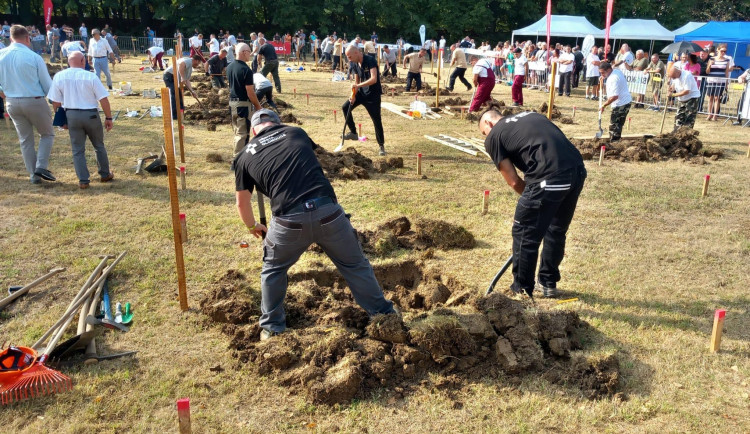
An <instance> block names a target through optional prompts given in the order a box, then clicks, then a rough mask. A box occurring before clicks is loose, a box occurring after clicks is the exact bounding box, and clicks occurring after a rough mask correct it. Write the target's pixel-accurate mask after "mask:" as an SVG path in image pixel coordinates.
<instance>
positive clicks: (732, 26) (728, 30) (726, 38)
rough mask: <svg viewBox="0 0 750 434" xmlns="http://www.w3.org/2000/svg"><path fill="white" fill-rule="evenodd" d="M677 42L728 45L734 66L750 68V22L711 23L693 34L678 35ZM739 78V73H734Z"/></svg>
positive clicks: (728, 52) (728, 51)
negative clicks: (708, 42) (711, 42)
mask: <svg viewBox="0 0 750 434" xmlns="http://www.w3.org/2000/svg"><path fill="white" fill-rule="evenodd" d="M674 40H675V41H713V44H714V45H717V44H721V43H724V44H727V54H729V55H730V56H732V57H733V58H734V64H735V65H738V66H741V67H743V68H748V67H750V48H749V46H750V22H745V21H731V22H720V21H710V22H708V23H707V24H706V25H704V26H701V27H699V28H697V29H695V30H693V31H692V32H689V33H684V34H682V35H676V36H675V38H674ZM732 76H733V77H737V72H735V73H733V75H732Z"/></svg>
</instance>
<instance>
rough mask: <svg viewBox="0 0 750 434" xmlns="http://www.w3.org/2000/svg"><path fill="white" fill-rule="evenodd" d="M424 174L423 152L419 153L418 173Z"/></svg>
mask: <svg viewBox="0 0 750 434" xmlns="http://www.w3.org/2000/svg"><path fill="white" fill-rule="evenodd" d="M421 174H422V153H421V152H420V153H419V154H417V175H421Z"/></svg>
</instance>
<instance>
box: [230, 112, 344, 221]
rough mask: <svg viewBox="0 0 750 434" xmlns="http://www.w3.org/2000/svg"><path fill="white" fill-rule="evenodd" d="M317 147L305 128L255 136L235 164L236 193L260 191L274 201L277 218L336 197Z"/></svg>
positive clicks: (269, 130)
mask: <svg viewBox="0 0 750 434" xmlns="http://www.w3.org/2000/svg"><path fill="white" fill-rule="evenodd" d="M317 147H318V145H316V144H315V142H313V141H312V139H310V137H309V136H308V135H307V133H306V132H305V131H304V130H303V129H302V128H297V127H290V126H286V125H278V126H272V127H268V128H266V129H265V130H263V131H261V133H260V134H259V135H257V136H255V137H254V138H253V139H252V140H250V143H248V145H247V146H246V147H245V149H243V150H242V152H241V153H240V154H239V155H238V156H237V159H236V160H235V171H234V178H235V185H236V189H237V191H242V190H249V191H250V192H252V191H253V188H254V187H257V189H258V191H260V192H261V193H263V194H265V195H266V196H268V197H269V198H270V199H271V210H272V211H273V213H274V215H276V214H284V213H285V212H287V211H288V210H290V209H292V208H294V207H295V206H297V205H299V204H301V203H303V202H304V201H306V200H310V199H315V198H318V197H330V198H332V199H334V200H336V193H334V191H333V187H332V186H331V183H330V182H328V179H326V177H325V175H323V169H322V168H321V167H320V162H318V157H316V156H315V151H314V149H315V148H317Z"/></svg>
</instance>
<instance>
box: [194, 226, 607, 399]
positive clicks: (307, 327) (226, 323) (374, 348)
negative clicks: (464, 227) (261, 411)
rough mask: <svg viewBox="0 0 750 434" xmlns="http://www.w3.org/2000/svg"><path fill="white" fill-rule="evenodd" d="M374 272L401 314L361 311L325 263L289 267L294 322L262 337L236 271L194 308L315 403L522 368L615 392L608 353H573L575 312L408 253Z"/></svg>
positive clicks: (254, 366)
mask: <svg viewBox="0 0 750 434" xmlns="http://www.w3.org/2000/svg"><path fill="white" fill-rule="evenodd" d="M389 223H390V226H391V227H393V228H394V231H395V233H401V234H402V235H403V234H405V233H408V232H409V230H410V229H409V228H408V227H407V225H406V223H405V222H404V221H403V220H401V221H399V222H395V221H393V222H389ZM374 272H375V275H376V278H377V279H378V281H379V282H380V284H381V285H382V287H383V291H384V294H385V296H386V298H388V299H390V300H392V301H393V302H394V303H395V304H396V305H397V306H398V308H399V310H400V311H401V312H402V315H403V316H400V315H398V314H388V315H376V316H374V317H372V318H368V316H367V314H366V313H365V312H364V311H363V310H362V309H361V308H359V307H358V306H357V305H356V303H355V302H354V300H353V298H352V295H351V293H350V292H349V290H348V289H347V287H346V282H345V281H344V279H343V277H342V276H341V275H340V274H339V273H338V272H337V271H336V270H335V269H333V268H327V267H325V266H323V265H322V264H319V265H317V266H314V268H311V269H308V270H305V271H303V272H299V273H294V274H291V275H290V276H289V282H290V283H291V286H290V289H289V292H288V294H287V298H286V301H285V309H286V312H287V326H288V327H289V328H288V329H287V331H286V332H284V333H282V334H281V335H279V336H276V337H273V338H272V339H269V340H267V341H263V342H259V340H258V334H259V331H260V330H259V328H258V326H257V321H258V316H259V312H258V307H257V306H258V300H257V291H253V290H251V289H250V288H249V287H247V285H246V283H245V278H244V276H242V275H241V274H239V273H237V272H234V271H230V272H228V273H227V274H226V275H225V276H224V277H223V278H221V279H220V280H219V281H218V282H217V283H216V285H215V289H214V290H213V292H212V293H209V294H208V295H207V296H206V297H205V298H204V300H203V301H202V302H201V310H202V311H203V312H204V313H206V315H208V318H209V322H212V321H213V322H219V323H220V324H223V326H222V331H223V332H224V333H226V334H227V335H229V336H230V337H231V343H230V348H232V349H233V355H234V356H235V357H237V358H238V359H239V361H240V365H241V367H242V368H243V369H251V370H254V371H257V372H258V373H259V374H261V375H267V376H269V377H270V378H272V379H273V380H274V381H277V382H278V383H279V384H281V385H282V386H285V387H287V388H288V390H290V391H291V392H292V393H295V394H302V395H305V396H307V398H308V399H309V400H310V401H311V402H313V403H315V404H327V405H336V404H347V403H349V402H351V400H353V399H358V398H359V399H361V398H368V397H369V396H371V394H372V393H373V391H375V390H378V391H379V392H378V393H382V391H383V390H384V388H385V390H386V392H385V393H390V394H393V395H395V396H394V397H396V398H400V397H403V396H404V394H407V393H410V392H411V391H414V390H416V389H417V388H422V387H427V388H433V389H434V390H437V391H443V392H444V393H447V394H448V395H449V396H454V395H451V394H455V393H457V392H459V391H460V390H461V389H462V388H464V387H469V386H470V385H471V384H472V383H475V382H479V381H487V380H488V379H490V380H491V379H497V378H499V377H500V376H506V378H507V376H511V377H510V378H514V376H522V375H528V374H534V375H544V377H545V378H547V379H548V380H549V381H550V382H552V383H555V384H561V385H565V386H568V387H573V388H577V389H579V390H580V393H581V394H582V395H584V396H586V397H588V398H591V399H596V398H600V397H605V396H609V395H611V394H613V393H616V391H617V388H618V386H619V365H618V361H617V357H616V356H615V355H612V356H608V357H606V358H601V357H600V358H595V359H590V360H589V359H586V358H585V357H583V356H582V355H581V354H579V353H575V354H572V353H571V352H572V351H575V350H578V349H580V347H581V345H580V343H579V340H578V338H577V335H578V333H579V332H580V330H581V329H583V328H584V327H586V324H585V323H583V322H582V321H581V320H580V319H579V317H578V314H577V313H575V312H572V311H560V310H555V311H544V310H539V309H532V310H527V309H526V306H524V304H523V303H522V302H520V301H515V300H511V299H509V298H507V297H506V296H504V295H502V294H500V293H493V294H491V295H490V296H487V297H480V296H478V295H477V292H476V291H475V290H473V289H468V288H465V287H464V286H463V285H461V284H460V283H459V282H457V281H456V280H455V279H453V278H450V277H445V276H443V275H441V274H440V273H439V272H438V271H436V270H432V269H429V268H427V267H426V266H425V264H424V263H422V262H418V261H413V260H407V261H402V262H395V263H388V264H384V265H378V266H375V267H374ZM518 381H520V379H519V380H518ZM456 396H457V395H456Z"/></svg>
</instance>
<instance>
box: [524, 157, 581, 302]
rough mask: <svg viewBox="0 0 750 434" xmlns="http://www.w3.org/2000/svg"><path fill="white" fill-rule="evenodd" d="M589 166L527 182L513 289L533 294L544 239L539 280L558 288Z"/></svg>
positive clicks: (548, 285)
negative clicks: (567, 243)
mask: <svg viewBox="0 0 750 434" xmlns="http://www.w3.org/2000/svg"><path fill="white" fill-rule="evenodd" d="M585 179H586V169H585V167H584V166H582V165H581V166H579V167H576V168H573V169H569V170H566V171H564V172H560V173H558V174H555V175H553V176H551V177H549V178H548V179H546V180H544V181H541V182H535V183H529V184H526V188H525V189H524V191H523V193H522V194H521V197H520V198H519V199H518V204H517V205H516V213H515V216H514V217H513V220H514V221H513V289H514V290H515V291H517V292H518V291H520V290H524V291H526V293H527V294H532V291H533V290H534V272H535V271H536V264H537V258H538V257H539V245H540V244H541V243H542V241H544V246H543V248H542V255H541V263H540V265H539V283H541V284H542V285H544V286H546V287H548V288H550V287H551V288H554V287H556V285H557V282H558V281H560V270H559V266H560V263H561V262H562V260H563V256H564V254H565V239H566V234H567V232H568V227H569V226H570V222H571V220H573V214H574V213H575V210H576V205H577V204H578V196H579V195H580V194H581V189H582V188H583V183H584V181H585Z"/></svg>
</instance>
